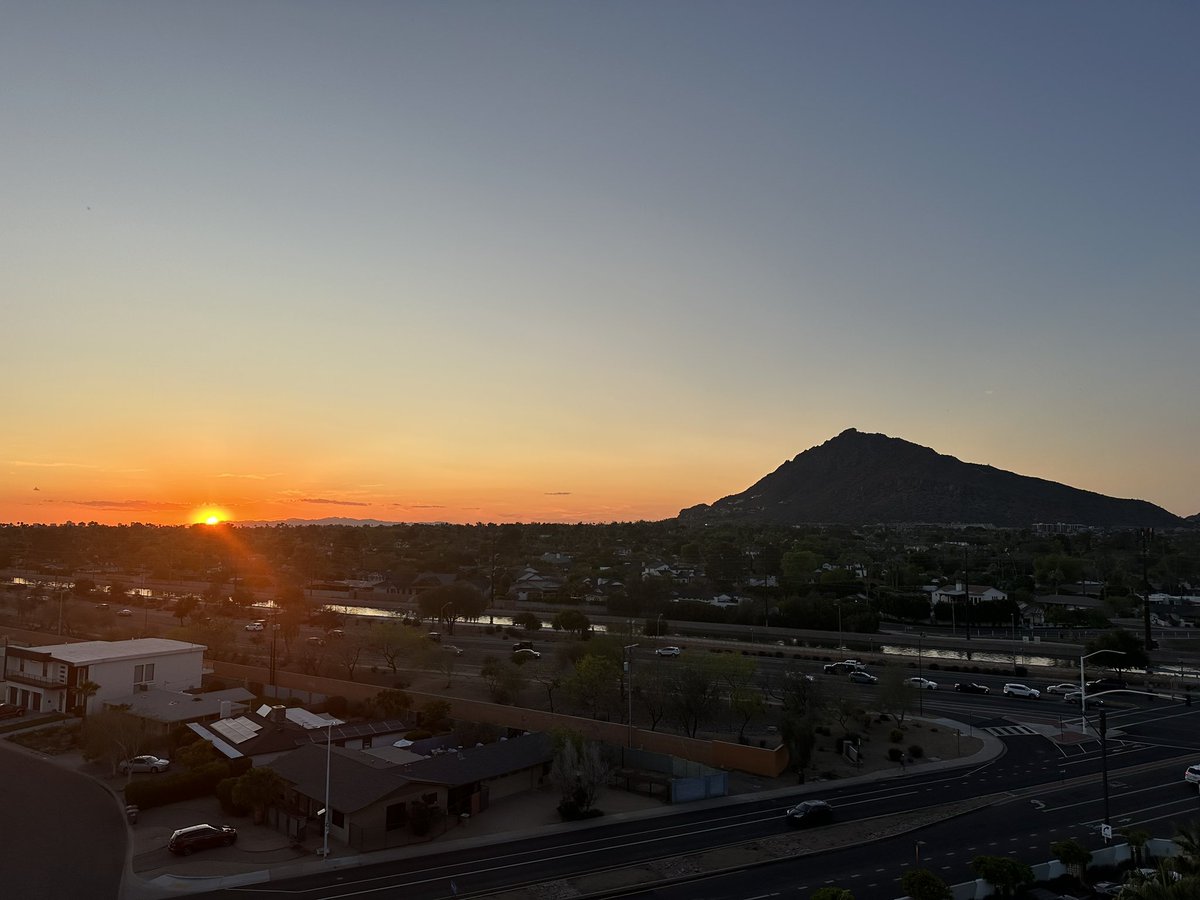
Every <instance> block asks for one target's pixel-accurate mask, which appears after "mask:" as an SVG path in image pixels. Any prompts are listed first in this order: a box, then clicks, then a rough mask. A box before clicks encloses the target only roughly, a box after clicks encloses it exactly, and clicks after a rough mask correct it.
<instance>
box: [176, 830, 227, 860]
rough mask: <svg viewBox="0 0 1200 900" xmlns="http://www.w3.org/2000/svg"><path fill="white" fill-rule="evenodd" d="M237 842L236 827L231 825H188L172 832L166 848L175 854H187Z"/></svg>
mask: <svg viewBox="0 0 1200 900" xmlns="http://www.w3.org/2000/svg"><path fill="white" fill-rule="evenodd" d="M236 842H237V829H236V828H234V827H233V826H232V825H189V826H188V827H187V828H180V829H179V830H178V831H175V832H172V834H171V837H170V839H169V840H168V841H167V849H168V850H170V851H171V852H172V853H174V854H176V855H177V856H187V855H188V854H189V853H191V852H193V851H195V850H204V849H205V848H207V847H229V846H232V845H233V844H235V843H236Z"/></svg>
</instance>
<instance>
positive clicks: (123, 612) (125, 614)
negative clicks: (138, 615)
mask: <svg viewBox="0 0 1200 900" xmlns="http://www.w3.org/2000/svg"><path fill="white" fill-rule="evenodd" d="M117 615H118V616H122V617H123V618H126V619H128V618H129V617H130V616H132V615H133V610H132V609H123V610H121V611H120V612H119V613H117Z"/></svg>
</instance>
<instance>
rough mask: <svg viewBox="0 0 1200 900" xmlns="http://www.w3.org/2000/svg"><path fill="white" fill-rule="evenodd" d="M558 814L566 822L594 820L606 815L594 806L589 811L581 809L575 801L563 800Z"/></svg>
mask: <svg viewBox="0 0 1200 900" xmlns="http://www.w3.org/2000/svg"><path fill="white" fill-rule="evenodd" d="M558 814H559V816H561V817H562V820H563V821H564V822H577V821H579V820H581V819H594V818H596V817H597V816H602V815H604V813H602V812H601V811H600V810H598V809H596V808H595V807H594V806H593V807H589V808H588V809H580V808H579V804H578V803H576V802H575V801H574V800H563V801H562V802H561V803H559V804H558Z"/></svg>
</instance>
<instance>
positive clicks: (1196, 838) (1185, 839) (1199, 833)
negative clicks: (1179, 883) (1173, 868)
mask: <svg viewBox="0 0 1200 900" xmlns="http://www.w3.org/2000/svg"><path fill="white" fill-rule="evenodd" d="M1175 845H1176V846H1177V847H1179V853H1180V858H1179V860H1178V862H1177V865H1178V868H1179V871H1180V872H1183V873H1185V874H1193V875H1200V822H1195V821H1193V822H1188V823H1187V824H1186V825H1181V826H1179V830H1178V831H1176V832H1175Z"/></svg>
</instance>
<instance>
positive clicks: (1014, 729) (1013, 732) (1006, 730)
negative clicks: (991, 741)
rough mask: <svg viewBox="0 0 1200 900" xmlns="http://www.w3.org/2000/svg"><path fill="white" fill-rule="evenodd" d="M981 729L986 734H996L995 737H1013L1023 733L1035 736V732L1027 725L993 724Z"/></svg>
mask: <svg viewBox="0 0 1200 900" xmlns="http://www.w3.org/2000/svg"><path fill="white" fill-rule="evenodd" d="M983 730H984V731H986V732H987V733H988V734H994V735H996V737H1015V736H1017V735H1024V734H1029V735H1034V736H1035V737H1036V736H1037V732H1036V731H1034V730H1033V729H1032V728H1030V727H1029V726H1028V725H994V726H992V727H991V728H985V729H983Z"/></svg>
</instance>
